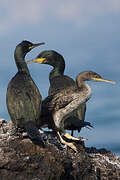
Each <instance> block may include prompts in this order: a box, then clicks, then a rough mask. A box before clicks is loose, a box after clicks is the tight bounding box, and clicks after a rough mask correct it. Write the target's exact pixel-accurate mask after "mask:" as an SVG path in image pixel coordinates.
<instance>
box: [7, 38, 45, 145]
mask: <svg viewBox="0 0 120 180" xmlns="http://www.w3.org/2000/svg"><path fill="white" fill-rule="evenodd" d="M42 44H44V43H39V44H33V43H31V42H29V41H22V42H21V43H20V44H18V45H17V46H16V49H15V52H14V57H15V62H16V66H17V68H18V72H17V74H16V75H15V76H14V77H13V78H12V80H11V81H10V83H9V84H8V88H7V95H6V103H7V108H8V112H9V115H10V118H11V120H12V122H13V124H14V125H15V127H16V128H20V129H24V130H25V131H27V133H28V136H29V137H30V138H31V139H32V140H33V141H38V143H40V144H42V145H43V142H42V139H41V136H40V133H39V131H38V129H37V128H36V126H37V121H38V118H39V116H40V111H41V103H42V97H41V95H40V92H39V90H38V88H37V86H36V85H35V83H34V81H33V80H32V78H31V76H30V73H29V70H28V67H27V64H26V62H25V60H24V59H25V55H26V54H27V53H28V52H29V51H31V49H33V48H34V47H37V46H39V45H42Z"/></svg>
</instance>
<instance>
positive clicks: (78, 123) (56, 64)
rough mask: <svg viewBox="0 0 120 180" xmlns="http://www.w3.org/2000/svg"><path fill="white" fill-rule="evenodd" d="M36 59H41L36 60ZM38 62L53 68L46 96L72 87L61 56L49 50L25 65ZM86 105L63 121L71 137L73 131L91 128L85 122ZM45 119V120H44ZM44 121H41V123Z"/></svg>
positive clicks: (73, 82) (72, 84) (72, 81)
mask: <svg viewBox="0 0 120 180" xmlns="http://www.w3.org/2000/svg"><path fill="white" fill-rule="evenodd" d="M38 58H41V59H39V60H38ZM31 62H38V63H42V64H48V65H50V66H52V67H53V70H52V71H51V72H50V74H49V82H50V87H49V92H48V95H52V94H54V93H57V92H59V91H60V90H62V89H65V88H66V87H70V86H74V85H75V81H74V80H73V79H72V78H70V77H69V76H66V75H64V70H65V61H64V58H63V56H62V55H61V54H59V53H57V52H56V51H53V50H49V51H43V52H41V53H40V54H39V55H38V56H37V58H36V60H33V61H32V60H30V61H27V63H31ZM85 112H86V104H83V105H82V106H81V107H80V108H79V109H78V110H77V111H75V112H73V113H72V114H71V116H70V117H68V118H67V120H66V121H65V124H64V127H65V129H67V130H72V133H71V135H72V136H73V130H78V132H80V130H81V128H82V127H85V126H90V127H93V126H92V125H91V124H90V123H89V122H85V121H84V119H85ZM44 119H45V118H44ZM43 122H44V120H43V121H42V123H43Z"/></svg>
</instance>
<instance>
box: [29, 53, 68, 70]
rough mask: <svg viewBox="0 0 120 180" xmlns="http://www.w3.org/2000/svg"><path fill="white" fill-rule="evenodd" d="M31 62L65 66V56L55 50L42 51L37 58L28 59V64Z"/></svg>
mask: <svg viewBox="0 0 120 180" xmlns="http://www.w3.org/2000/svg"><path fill="white" fill-rule="evenodd" d="M29 63H40V64H48V65H51V66H53V67H61V66H63V67H65V61H64V58H63V56H62V55H60V54H59V53H57V52H56V51H53V50H49V51H42V52H41V53H40V54H39V55H38V56H37V57H36V58H35V59H33V60H29V61H27V64H29Z"/></svg>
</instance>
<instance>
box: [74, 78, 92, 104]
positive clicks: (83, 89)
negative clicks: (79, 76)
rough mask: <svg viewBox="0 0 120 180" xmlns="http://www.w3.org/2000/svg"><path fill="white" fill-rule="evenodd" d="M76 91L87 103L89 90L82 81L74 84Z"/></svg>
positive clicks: (89, 94)
mask: <svg viewBox="0 0 120 180" xmlns="http://www.w3.org/2000/svg"><path fill="white" fill-rule="evenodd" d="M76 84H77V87H78V90H79V91H80V92H82V94H83V96H84V97H85V99H86V100H85V101H87V100H88V99H89V98H90V97H91V94H92V92H91V88H90V86H89V85H88V84H85V83H84V81H78V82H76Z"/></svg>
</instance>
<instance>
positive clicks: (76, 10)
mask: <svg viewBox="0 0 120 180" xmlns="http://www.w3.org/2000/svg"><path fill="white" fill-rule="evenodd" d="M119 22H120V1H119V0H101V1H97V0H91V1H90V0H84V1H82V0H76V1H73V0H66V1H64V0H61V1H57V0H51V1H48V0H44V1H43V0H39V1H38V0H34V1H33V0H21V1H15V0H11V1H9V0H1V1H0V55H1V64H0V118H5V119H7V120H10V118H9V115H8V112H7V108H6V90H7V85H8V83H9V81H10V80H11V78H12V77H13V76H14V75H15V74H16V72H17V68H16V66H15V61H14V50H15V47H16V45H17V44H18V43H20V42H21V41H22V40H29V41H31V42H33V43H37V42H45V45H44V46H41V47H37V48H36V49H34V50H32V51H31V52H30V53H28V55H27V56H26V60H29V59H32V58H34V57H36V55H38V53H40V52H41V51H43V50H55V51H57V52H59V53H60V54H62V55H63V57H64V58H65V62H66V69H65V74H67V75H69V76H71V77H72V78H73V79H75V78H76V75H77V74H78V73H79V72H80V71H84V70H92V71H95V72H97V73H99V74H100V75H101V76H102V77H104V78H105V79H109V80H113V81H116V84H115V85H110V84H106V83H98V82H97V83H95V82H90V83H89V85H90V86H91V88H92V97H91V99H90V100H89V102H88V103H87V114H86V121H90V122H91V123H92V124H93V125H94V126H95V128H94V129H93V130H91V131H89V130H88V129H86V128H84V129H83V130H82V133H81V135H83V136H84V137H86V138H88V142H87V143H86V144H87V145H88V146H96V147H107V148H109V149H110V150H113V151H115V152H117V153H118V154H120V146H119V142H118V141H119V138H120V131H119V127H120V121H119V117H120V110H119V107H120V97H119V92H120V70H119V69H120V50H119V47H120V23H119ZM28 66H29V69H30V72H31V76H32V78H33V80H34V81H35V83H36V84H37V86H38V87H39V90H40V93H41V95H42V97H43V99H44V98H45V97H46V96H47V92H48V88H49V80H48V76H49V72H50V70H51V69H52V68H51V67H49V66H46V65H40V64H29V65H28ZM76 135H77V136H78V134H76ZM115 148H116V149H117V150H116V149H115ZM114 149H115V150H114Z"/></svg>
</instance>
